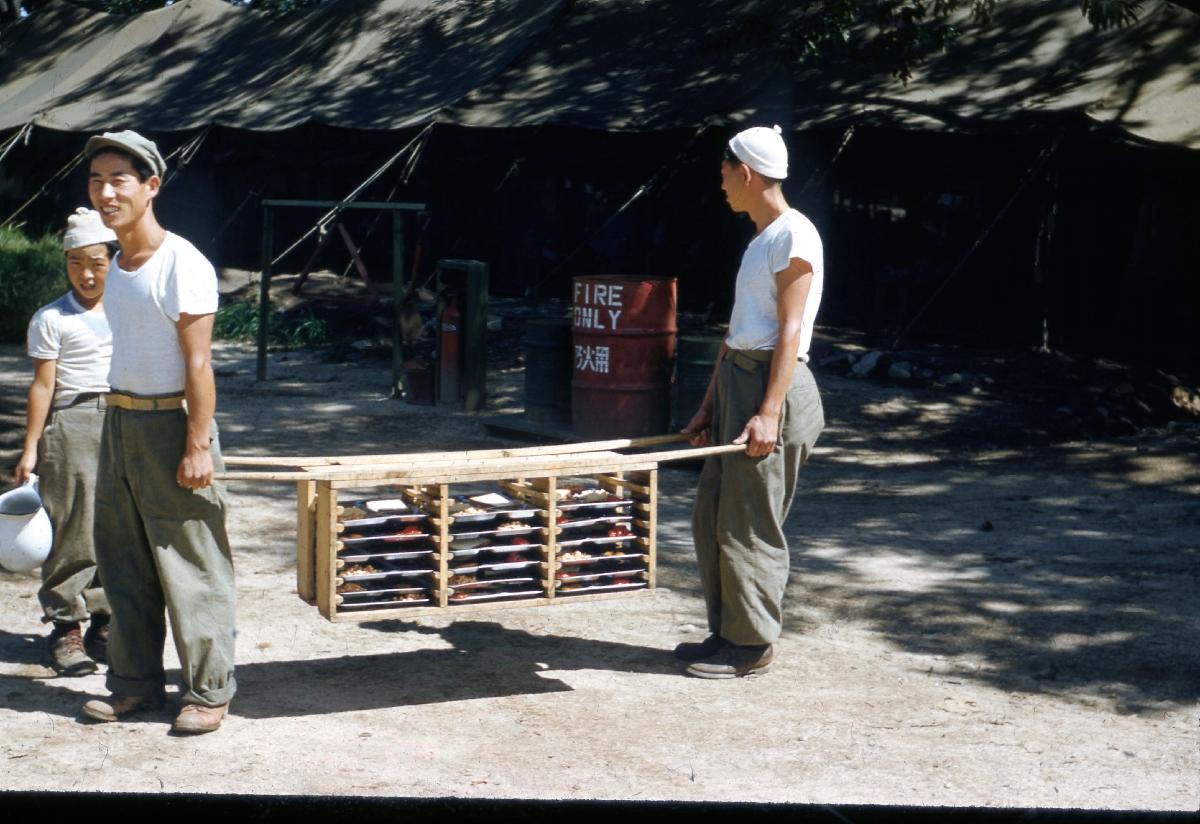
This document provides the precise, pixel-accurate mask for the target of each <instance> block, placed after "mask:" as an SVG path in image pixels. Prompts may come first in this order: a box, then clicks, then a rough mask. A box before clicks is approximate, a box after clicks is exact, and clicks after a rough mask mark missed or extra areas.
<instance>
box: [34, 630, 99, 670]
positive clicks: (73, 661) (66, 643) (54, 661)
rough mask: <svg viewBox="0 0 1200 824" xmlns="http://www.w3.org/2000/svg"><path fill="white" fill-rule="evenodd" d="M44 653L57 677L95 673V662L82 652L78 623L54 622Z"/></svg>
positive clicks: (81, 635) (81, 636) (81, 637)
mask: <svg viewBox="0 0 1200 824" xmlns="http://www.w3.org/2000/svg"><path fill="white" fill-rule="evenodd" d="M46 653H47V655H48V657H49V659H50V666H52V667H54V669H55V671H56V672H57V673H58V674H59V675H71V676H75V675H91V674H92V673H93V672H95V671H96V662H95V661H93V660H92V659H91V658H89V657H88V655H87V653H86V652H84V651H83V633H81V632H80V631H79V622H78V621H72V622H71V623H65V622H64V623H59V622H58V621H55V622H54V630H53V631H52V632H51V633H50V637H48V638H47V639H46Z"/></svg>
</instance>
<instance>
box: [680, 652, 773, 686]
mask: <svg viewBox="0 0 1200 824" xmlns="http://www.w3.org/2000/svg"><path fill="white" fill-rule="evenodd" d="M774 657H775V651H774V648H773V647H772V646H771V645H770V644H764V645H763V646H760V647H739V646H738V645H737V644H726V645H725V646H724V647H723V648H722V649H721V651H720V652H718V653H717V654H716V655H713V656H711V657H709V658H706V659H704V660H703V661H697V662H696V663H694V664H692V665H691V666H689V667H688V668H687V674H688V675H694V676H696V677H697V678H739V677H741V676H743V675H757V674H759V673H760V672H766V671H767V670H769V669H771V661H772V659H773V658H774Z"/></svg>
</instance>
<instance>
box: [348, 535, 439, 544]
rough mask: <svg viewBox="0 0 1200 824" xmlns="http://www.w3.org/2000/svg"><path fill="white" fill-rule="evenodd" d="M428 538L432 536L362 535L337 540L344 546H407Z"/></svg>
mask: <svg viewBox="0 0 1200 824" xmlns="http://www.w3.org/2000/svg"><path fill="white" fill-rule="evenodd" d="M343 534H344V533H343ZM430 537H432V536H430V535H427V534H426V533H424V532H422V533H420V534H419V535H364V536H362V537H361V538H342V537H340V536H339V537H338V540H339V541H341V542H342V543H343V544H345V545H346V546H360V545H362V544H407V543H409V542H411V541H420V540H424V539H427V538H430Z"/></svg>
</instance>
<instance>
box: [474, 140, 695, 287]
mask: <svg viewBox="0 0 1200 824" xmlns="http://www.w3.org/2000/svg"><path fill="white" fill-rule="evenodd" d="M712 125H713V124H712V123H711V122H707V123H705V124H704V125H703V126H701V127H700V128H699V129H697V130H696V133H695V134H693V135H692V136H691V137H690V138H689V139H688V141H687V143H685V144H683V148H681V149H680V150H679V151H678V152H676V153H675V154H674V156H673V157H671V158H670V159H669V160H667V162H666V163H664V164H663V166H662V168H661V169H659V170H658V171H657V172H655V173H654V174H653V175H652V176H651V178H650V179H649V180H647V181H646V182H645V183H643V184H642V185H641V187H640V188H638V190H637V191H636V192H634V193H633V195H632V196H630V198H629V199H628V200H626V201H625V202H624V203H622V204H621V208H619V209H617V211H615V212H613V213H612V214H611V215H609V216H608V219H607V220H605V221H604V222H603V223H601V224H600V226H599V228H597V229H596V231H594V232H592V233H591V234H590V235H589V236H588V237H587V239H586V240H584V241H583V243H580V244H579V245H578V246H576V247H575V249H574V251H572V252H571V254H569V255H567V256H566V257H565V258H563V259H562V262H561V263H559V264H558V265H557V266H555V267H554V268H553V269H551V270H550V273H549V274H548V275H546V276H545V277H544V278H542V279H541V280H539V281H538V282H537V283H535V284H533V286H530V287H529V288H528V289H526V290H525V297H531V296H532V295H534V294H536V293H537V290H538V289H540V288H541V286H542V284H543V283H545V282H546V281H548V280H550V278H552V277H554V276H555V275H557V274H558V273H559V272H561V271H562V269H563V267H564V266H566V265H567V264H568V263H570V262H571V260H572V259H574V257H575V256H576V255H577V254H579V253H580V252H581V251H583V249H584V247H586V246H587V245H588V244H589V243H591V242H592V241H593V240H595V239H596V237H597V236H598V235H599V234H600V233H601V232H603V231H604V230H605V229H607V228H608V225H609V224H610V223H612V222H613V221H614V220H616V219H617V218H618V217H620V215H621V214H622V213H623V212H624V211H625V210H626V209H628V208H629V207H630V206H632V205H633V203H634V201H636V200H638V199H639V198H640V197H642V195H644V194H646V193H647V192H649V191H650V190H651V189H653V188H654V186H655V184H656V183H658V179H659V178H660V177H661V176H662V174H663V173H664V172H666V171H667V170H668V169H673V168H674V167H675V164H677V163H678V162H679V161H680V160H681V159H682V158H683V156H684V155H685V154H686V153H687V151H688V149H690V148H692V145H693V144H694V143H695V142H696V141H697V140H698V139H699V137H700V135H702V134H704V132H705V131H707V130H708V129H709V127H711V126H712ZM497 189H499V187H497Z"/></svg>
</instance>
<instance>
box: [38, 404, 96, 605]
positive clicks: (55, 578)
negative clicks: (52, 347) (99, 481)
mask: <svg viewBox="0 0 1200 824" xmlns="http://www.w3.org/2000/svg"><path fill="white" fill-rule="evenodd" d="M103 428H104V409H103V408H102V407H100V406H98V403H97V402H95V401H93V402H91V403H83V404H80V405H79V406H74V407H70V408H68V409H61V410H57V411H54V412H52V413H51V414H50V418H49V420H48V421H47V424H46V427H45V429H44V430H43V431H42V437H41V439H40V440H39V441H38V463H37V474H38V492H39V493H40V494H41V496H42V504H43V505H44V506H45V508H46V514H47V515H48V516H49V517H50V523H51V525H52V526H53V527H54V542H53V544H52V545H51V548H50V556H49V557H48V558H47V559H46V561H45V563H43V564H42V586H41V589H39V590H38V601H39V602H40V603H41V605H42V610H43V612H44V617H43V618H42V620H43V621H60V622H72V621H86V620H87V619H88V616H89V615H90V614H91V613H98V614H106V613H108V601H107V600H106V599H105V597H104V590H103V589H102V588H101V587H100V583H99V580H98V578H97V576H96V552H95V548H94V546H93V542H92V519H93V506H94V502H95V493H96V466H97V462H98V460H99V457H100V433H101V431H102V430H103Z"/></svg>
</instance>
